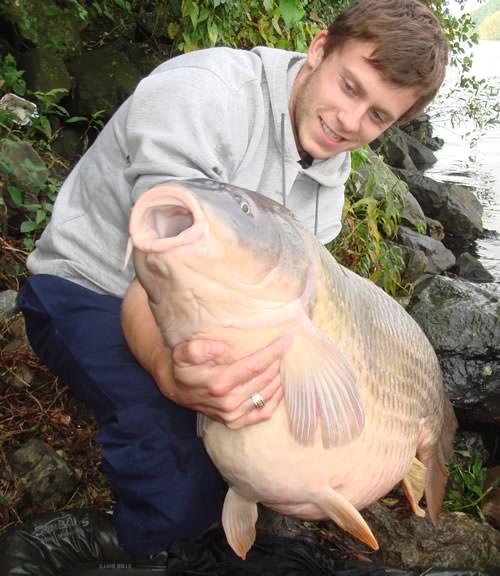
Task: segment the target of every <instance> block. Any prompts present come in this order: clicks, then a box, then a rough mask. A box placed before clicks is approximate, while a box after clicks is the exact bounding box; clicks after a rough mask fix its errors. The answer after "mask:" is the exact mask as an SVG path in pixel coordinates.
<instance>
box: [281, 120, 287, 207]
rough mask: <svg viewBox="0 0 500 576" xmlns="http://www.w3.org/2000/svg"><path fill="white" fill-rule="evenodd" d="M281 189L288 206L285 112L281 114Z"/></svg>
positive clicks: (284, 204) (284, 201)
mask: <svg viewBox="0 0 500 576" xmlns="http://www.w3.org/2000/svg"><path fill="white" fill-rule="evenodd" d="M281 187H282V188H281V189H282V194H283V206H286V179H285V114H283V113H282V114H281Z"/></svg>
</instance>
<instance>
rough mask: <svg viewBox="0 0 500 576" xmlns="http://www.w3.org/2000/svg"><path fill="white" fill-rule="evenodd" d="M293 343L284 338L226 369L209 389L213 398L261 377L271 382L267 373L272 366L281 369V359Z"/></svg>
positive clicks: (259, 385) (286, 337)
mask: <svg viewBox="0 0 500 576" xmlns="http://www.w3.org/2000/svg"><path fill="white" fill-rule="evenodd" d="M291 343H292V338H291V337H290V336H282V337H281V338H278V339H277V340H274V342H271V344H269V345H268V346H266V347H265V348H262V349H261V350H258V351H257V352H254V353H253V354H250V355H249V356H245V358H242V359H241V360H238V361H237V362H234V363H233V364H232V365H231V366H228V367H227V368H225V369H224V372H221V377H220V378H217V379H214V380H213V382H212V383H211V385H210V386H209V388H208V391H209V393H210V394H211V395H213V396H225V395H228V394H229V393H230V392H231V391H232V390H235V389H236V387H237V386H243V385H245V384H246V383H250V382H253V381H254V380H255V379H257V378H259V377H263V378H264V379H266V378H268V379H269V380H270V379H271V378H272V376H271V377H269V375H268V374H266V371H267V370H269V369H270V368H271V367H272V366H275V367H276V370H278V369H279V363H280V362H281V357H282V356H283V354H284V353H285V352H286V350H288V348H289V347H290V344H291ZM257 385H258V388H257V389H258V390H259V389H261V388H262V387H263V385H262V384H260V383H259V382H257Z"/></svg>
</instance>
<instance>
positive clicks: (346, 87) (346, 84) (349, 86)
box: [342, 78, 354, 94]
mask: <svg viewBox="0 0 500 576" xmlns="http://www.w3.org/2000/svg"><path fill="white" fill-rule="evenodd" d="M342 86H343V89H344V91H345V92H347V93H348V94H352V93H353V92H354V86H353V85H352V84H351V83H350V82H348V81H347V80H346V79H345V78H342Z"/></svg>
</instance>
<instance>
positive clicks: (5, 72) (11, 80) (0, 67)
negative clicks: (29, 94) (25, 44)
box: [0, 54, 26, 96]
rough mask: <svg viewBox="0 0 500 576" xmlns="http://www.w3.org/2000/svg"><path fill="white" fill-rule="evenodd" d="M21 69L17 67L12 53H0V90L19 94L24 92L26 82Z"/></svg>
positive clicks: (21, 94)
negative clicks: (2, 54) (3, 54)
mask: <svg viewBox="0 0 500 576" xmlns="http://www.w3.org/2000/svg"><path fill="white" fill-rule="evenodd" d="M23 74H24V71H23V70H18V69H17V64H16V59H15V58H14V56H12V54H6V55H5V56H1V55H0V90H1V91H3V92H14V93H15V94H18V95H19V96H23V95H24V94H25V93H26V82H25V81H24V79H23Z"/></svg>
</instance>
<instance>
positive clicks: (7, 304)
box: [0, 290, 17, 318]
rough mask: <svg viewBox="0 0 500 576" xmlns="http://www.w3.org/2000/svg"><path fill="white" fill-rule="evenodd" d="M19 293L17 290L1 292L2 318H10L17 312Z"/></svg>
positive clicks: (0, 312)
mask: <svg viewBox="0 0 500 576" xmlns="http://www.w3.org/2000/svg"><path fill="white" fill-rule="evenodd" d="M16 301H17V292H16V291H15V290H4V291H3V292H0V316H2V317H3V318H10V317H11V316H14V314H15V313H16V311H17V303H16Z"/></svg>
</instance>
